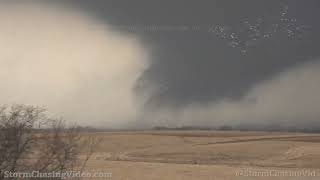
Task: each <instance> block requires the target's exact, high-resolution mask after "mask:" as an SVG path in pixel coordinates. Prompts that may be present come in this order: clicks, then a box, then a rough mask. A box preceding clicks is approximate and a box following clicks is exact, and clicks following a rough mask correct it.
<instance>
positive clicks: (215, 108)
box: [0, 0, 320, 127]
mask: <svg viewBox="0 0 320 180" xmlns="http://www.w3.org/2000/svg"><path fill="white" fill-rule="evenodd" d="M8 4H10V5H8ZM0 5H1V6H0V7H1V8H2V9H0V10H1V13H0V15H1V16H0V19H1V23H0V26H1V30H0V36H1V38H2V39H3V41H2V42H1V43H0V51H2V53H1V54H0V55H1V56H0V58H1V61H0V63H1V64H0V65H1V67H0V68H2V69H0V70H1V71H0V75H1V76H0V80H2V82H3V86H2V88H0V92H1V96H0V100H1V101H2V102H4V103H11V102H15V103H32V104H36V105H37V104H40V105H43V104H44V105H48V108H49V109H52V110H53V111H54V112H56V113H57V114H61V115H62V116H64V117H66V119H71V120H75V121H78V122H80V123H85V124H91V125H99V126H105V127H125V126H126V127H127V126H129V125H132V124H134V125H135V126H139V127H151V126H154V125H168V126H181V125H200V126H201V125H210V126H215V125H223V124H225V123H227V124H239V122H241V123H244V124H245V123H250V124H254V123H258V124H261V123H262V124H268V123H269V124H270V123H271V124H272V123H275V122H277V121H279V124H282V125H285V124H288V122H294V123H295V124H299V123H300V124H301V123H304V124H305V125H306V126H309V125H312V124H313V122H315V121H316V120H317V119H319V118H320V114H319V113H318V111H317V109H316V108H315V107H319V106H320V100H319V98H314V97H317V96H318V95H317V92H318V89H319V86H318V85H317V84H320V83H319V77H318V75H319V74H320V68H319V59H320V46H319V45H318V43H319V42H320V33H319V32H320V23H319V21H318V20H317V17H320V11H319V8H320V2H319V1H318V0H304V1H302V0H281V1H280V0H241V1H235V0H202V1H194V0H190V1H188V0H161V1H160V0H154V1H150V0H90V1H89V0H68V1H65V0H58V1H43V0H34V1H29V2H26V1H19V0H10V1H9V0H3V1H1V2H0ZM5 5H8V6H5ZM217 28H218V29H217ZM38 61H39V62H42V63H39V62H38ZM60 71H61V72H60ZM12 72H14V73H12ZM41 72H47V73H46V75H39V74H41ZM8 76H12V78H11V80H10V81H9V80H8V78H7V77H8ZM30 84H32V85H30ZM43 87H46V88H43ZM294 89H296V90H294ZM54 93H56V94H55V96H53V95H52V94H54ZM292 100H294V101H292ZM273 102H275V103H273ZM89 109H90V110H89ZM292 112H299V113H298V114H297V113H296V114H292ZM88 119H89V120H88ZM302 119H303V120H302Z"/></svg>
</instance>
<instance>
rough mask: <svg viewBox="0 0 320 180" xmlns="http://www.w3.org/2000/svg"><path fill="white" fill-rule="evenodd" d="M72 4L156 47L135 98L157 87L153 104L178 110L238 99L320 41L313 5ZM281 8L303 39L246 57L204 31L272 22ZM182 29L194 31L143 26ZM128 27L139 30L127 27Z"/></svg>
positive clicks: (280, 41) (246, 0)
mask: <svg viewBox="0 0 320 180" xmlns="http://www.w3.org/2000/svg"><path fill="white" fill-rule="evenodd" d="M73 5H75V6H79V7H81V8H82V9H83V10H84V11H88V12H89V13H93V14H94V15H96V16H98V17H99V18H101V19H103V20H105V21H106V22H108V23H111V24H114V27H118V28H119V29H120V30H123V31H128V32H130V33H135V34H137V35H139V36H140V37H141V38H143V40H144V42H145V44H146V45H147V46H151V47H152V48H153V54H152V60H151V61H152V64H151V66H150V67H149V68H148V69H147V70H146V71H145V72H144V74H143V75H142V77H141V78H140V79H141V82H140V83H139V87H138V89H139V90H138V91H143V89H144V88H148V86H152V85H156V86H157V87H161V90H160V91H158V93H156V94H154V95H153V96H152V97H151V99H150V101H149V102H150V103H151V104H159V103H160V104H165V105H168V104H171V105H178V106H180V105H185V104H189V103H193V102H204V103H206V102H211V101H215V100H221V99H224V98H236V99H237V98H241V97H242V96H243V95H244V94H246V93H247V91H248V90H249V89H250V88H252V87H253V86H254V85H255V84H256V83H259V82H261V81H263V80H267V79H269V78H271V77H272V76H274V75H275V74H277V73H279V72H282V71H284V70H285V69H286V68H288V67H291V66H295V65H297V64H300V63H304V62H305V61H309V60H312V59H314V57H317V56H319V55H320V51H319V46H317V45H315V43H316V42H319V40H320V35H319V27H320V25H319V23H318V21H317V20H316V17H319V16H320V12H319V11H318V9H319V7H320V2H319V1H317V0H306V1H301V0H291V1H279V0H271V1H270V0H241V1H233V0H232V1H231V0H229V1H228V0H203V1H185V0H173V1H171V0H170V1H166V0H165V1H148V0H136V1H131V0H107V1H97V0H94V1H81V0H80V1H79V0H77V1H74V4H73ZM284 6H288V7H289V12H288V14H289V16H290V17H292V18H296V19H297V21H298V22H299V23H301V24H304V25H308V26H311V27H312V29H309V30H308V32H307V33H305V35H304V36H303V38H300V39H295V38H293V39H289V38H286V35H284V34H282V35H281V34H280V35H278V37H277V38H273V39H271V40H268V41H262V42H259V43H257V45H256V46H254V47H253V49H254V50H252V51H251V52H249V53H248V54H247V55H246V56H243V55H241V54H240V53H239V51H238V50H237V49H233V48H230V47H228V46H227V43H225V42H224V41H222V40H221V39H219V38H218V37H217V36H215V35H214V34H213V33H209V32H208V31H209V29H210V27H211V26H213V25H216V24H224V25H228V26H231V27H234V26H237V25H239V23H240V22H241V21H242V20H243V19H245V18H249V19H251V20H252V19H253V20H254V19H256V18H266V19H271V20H272V21H274V19H277V18H280V12H281V8H283V7H284ZM267 23H268V22H267ZM181 25H186V26H189V27H193V26H196V27H199V29H197V30H196V31H192V30H189V31H179V30H172V31H169V30H168V31H165V30H158V31H148V30H143V28H148V26H156V27H158V28H161V26H181ZM130 26H137V27H136V28H138V30H136V31H132V30H130V29H129V30H128V29H126V28H125V27H130ZM145 26H147V27H145ZM139 28H140V31H139ZM141 29H142V30H141Z"/></svg>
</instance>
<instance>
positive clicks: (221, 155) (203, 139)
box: [85, 131, 320, 180]
mask: <svg viewBox="0 0 320 180" xmlns="http://www.w3.org/2000/svg"><path fill="white" fill-rule="evenodd" d="M85 136H99V137H102V140H101V142H100V143H99V145H98V146H97V148H96V149H95V152H94V154H93V156H92V157H91V159H90V160H89V162H88V168H87V171H90V170H97V169H99V170H102V171H109V172H111V173H113V177H112V179H125V180H127V179H128V180H144V179H146V180H149V179H150V180H151V179H155V180H158V179H159V180H160V179H161V180H162V179H165V180H171V179H172V180H175V179H181V180H182V179H199V180H201V179H205V180H207V179H208V180H212V179H214V180H216V179H218V180H219V179H222V180H223V179H240V180H241V179H277V178H275V177H239V176H236V172H237V171H239V170H240V169H242V168H246V169H247V168H249V169H257V168H259V169H263V170H266V169H272V170H294V171H298V170H301V169H310V170H316V171H318V170H320V135H318V134H302V133H267V132H236V131H230V132H220V131H210V132H209V131H201V132H199V131H181V132H179V131H161V132H157V131H145V132H116V133H91V134H86V135H85ZM319 175H320V174H319ZM297 178H298V177H297ZM318 178H320V177H317V178H315V179H318ZM278 179H295V178H294V177H278ZM300 179H301V177H300ZM302 179H312V178H311V177H302Z"/></svg>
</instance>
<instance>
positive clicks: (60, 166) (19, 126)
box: [0, 105, 98, 179]
mask: <svg viewBox="0 0 320 180" xmlns="http://www.w3.org/2000/svg"><path fill="white" fill-rule="evenodd" d="M80 139H81V134H80V131H79V129H78V128H76V126H72V127H69V128H67V126H66V124H65V122H64V121H63V120H59V119H50V118H48V117H47V115H46V110H45V109H43V108H39V107H34V106H27V105H12V106H11V107H8V106H1V107H0V179H4V177H5V173H6V172H12V173H13V172H21V171H23V172H28V171H29V172H31V171H37V172H40V173H45V172H58V173H62V172H64V171H67V170H79V171H83V170H84V168H85V166H86V163H87V161H88V160H89V158H90V157H91V155H92V153H93V149H94V146H95V145H96V144H97V142H98V141H97V140H96V139H95V138H87V139H86V141H87V142H86V143H85V144H86V146H85V147H84V148H86V149H87V152H86V153H85V159H84V160H83V161H80V160H79V158H78V156H79V153H80V151H79V149H80V143H79V142H80ZM61 178H62V177H56V178H50V179H61ZM11 179H16V178H14V177H12V178H11ZM29 179H34V178H32V177H30V178H29Z"/></svg>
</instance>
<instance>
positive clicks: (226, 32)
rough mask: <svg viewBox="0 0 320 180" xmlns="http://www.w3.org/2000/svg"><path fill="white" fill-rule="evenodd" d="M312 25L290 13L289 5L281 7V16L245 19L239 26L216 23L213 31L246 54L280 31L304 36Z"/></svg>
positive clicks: (292, 36) (291, 35)
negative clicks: (304, 22) (291, 15)
mask: <svg viewBox="0 0 320 180" xmlns="http://www.w3.org/2000/svg"><path fill="white" fill-rule="evenodd" d="M309 28H310V27H308V26H306V25H304V24H301V23H299V22H298V21H297V19H296V18H291V17H290V15H289V6H284V7H282V8H281V12H280V16H279V15H278V16H277V17H276V18H273V19H268V18H261V17H260V18H256V19H253V20H252V19H249V18H247V19H243V20H241V22H240V24H239V25H238V26H237V27H231V26H226V25H216V26H214V28H212V29H211V31H212V32H213V33H214V34H215V35H216V36H218V37H219V38H221V39H223V40H225V41H226V42H227V43H228V45H229V46H230V47H232V48H238V49H239V50H240V52H241V54H242V55H246V54H247V53H248V51H249V49H250V47H254V46H256V45H257V44H258V43H260V42H262V41H264V40H269V39H271V38H273V37H274V36H276V35H277V34H279V33H282V34H285V35H286V36H287V37H288V38H302V37H303V34H304V33H305V32H306V31H307V30H308V29H309Z"/></svg>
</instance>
